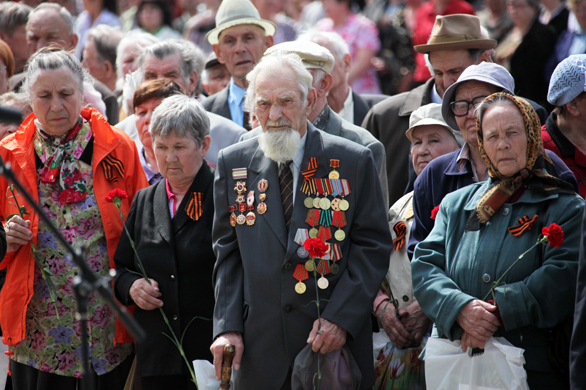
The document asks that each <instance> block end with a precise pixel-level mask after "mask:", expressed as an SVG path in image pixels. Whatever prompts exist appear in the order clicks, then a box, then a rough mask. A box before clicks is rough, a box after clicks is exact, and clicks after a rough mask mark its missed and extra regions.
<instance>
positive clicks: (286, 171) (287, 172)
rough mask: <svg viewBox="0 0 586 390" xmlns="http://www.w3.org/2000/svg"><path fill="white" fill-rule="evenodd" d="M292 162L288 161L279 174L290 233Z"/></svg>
mask: <svg viewBox="0 0 586 390" xmlns="http://www.w3.org/2000/svg"><path fill="white" fill-rule="evenodd" d="M289 164H291V161H287V162H286V163H285V164H283V165H282V166H281V173H280V174H279V187H280V188H281V200H282V201H283V215H284V216H285V226H287V232H289V225H290V224H291V216H292V215H293V173H292V172H291V168H289Z"/></svg>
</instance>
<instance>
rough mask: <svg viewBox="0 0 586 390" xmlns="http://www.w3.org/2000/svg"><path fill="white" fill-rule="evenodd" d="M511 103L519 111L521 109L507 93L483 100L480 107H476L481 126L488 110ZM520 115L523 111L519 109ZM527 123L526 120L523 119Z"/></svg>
mask: <svg viewBox="0 0 586 390" xmlns="http://www.w3.org/2000/svg"><path fill="white" fill-rule="evenodd" d="M505 105H510V106H511V107H515V109H516V110H517V111H519V107H517V105H516V104H515V102H513V101H512V100H511V99H509V98H508V97H506V96H505V94H499V95H498V96H496V97H495V98H494V99H491V100H489V101H487V100H486V99H485V100H483V101H482V102H481V103H480V104H479V105H478V107H477V108H476V116H477V118H478V122H479V123H480V128H481V129H482V121H483V120H484V116H485V114H486V111H488V110H489V109H490V108H492V107H495V106H505ZM519 115H521V111H519ZM523 123H525V121H523Z"/></svg>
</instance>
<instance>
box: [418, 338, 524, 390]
mask: <svg viewBox="0 0 586 390" xmlns="http://www.w3.org/2000/svg"><path fill="white" fill-rule="evenodd" d="M460 345H461V343H460V341H459V340H458V341H450V340H447V339H440V338H437V337H430V338H429V340H428V341H427V346H426V348H425V381H426V384H427V390H496V389H498V390H529V386H528V385H527V373H526V372H525V369H524V368H523V364H524V363H525V358H524V357H523V352H524V350H523V349H521V348H516V347H514V346H513V345H512V344H511V343H509V342H508V341H507V340H506V339H505V338H503V337H496V338H494V337H491V338H490V339H489V340H488V341H487V342H486V345H485V348H484V354H482V355H479V356H473V357H471V356H469V355H468V353H467V352H463V351H462V348H461V346H460Z"/></svg>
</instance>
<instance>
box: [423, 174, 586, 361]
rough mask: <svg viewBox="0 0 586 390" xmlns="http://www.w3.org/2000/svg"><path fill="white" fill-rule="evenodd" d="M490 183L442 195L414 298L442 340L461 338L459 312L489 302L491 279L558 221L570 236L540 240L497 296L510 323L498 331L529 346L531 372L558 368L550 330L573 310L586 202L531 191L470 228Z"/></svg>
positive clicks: (427, 243)
mask: <svg viewBox="0 0 586 390" xmlns="http://www.w3.org/2000/svg"><path fill="white" fill-rule="evenodd" d="M492 183H493V181H492V180H489V181H487V182H484V183H478V184H473V185H470V186H467V187H465V188H462V189H460V190H458V191H455V192H453V193H451V194H449V195H447V196H446V197H445V198H444V199H443V201H442V203H441V206H440V211H439V213H438V215H437V218H436V220H435V225H434V228H433V230H432V231H431V233H430V235H429V236H428V237H427V239H426V240H425V241H422V242H420V243H419V244H418V245H417V247H416V249H415V256H414V258H415V260H414V261H413V262H412V275H413V287H414V292H415V297H416V298H417V300H418V301H419V304H420V305H421V308H422V309H423V311H424V312H425V314H426V315H427V316H428V317H429V318H430V319H431V320H433V321H434V322H435V324H436V326H437V329H438V331H439V334H440V336H441V337H446V338H449V339H450V340H455V339H459V338H460V336H461V334H462V328H461V327H460V326H459V325H458V323H457V322H456V317H457V316H458V314H459V313H460V311H461V310H462V307H463V306H464V305H465V304H466V303H468V302H469V301H471V300H473V299H475V298H477V299H483V298H484V296H485V295H486V294H487V293H488V292H489V290H490V287H491V285H492V283H493V282H494V281H495V280H496V279H498V278H499V277H500V276H501V275H503V273H504V272H505V271H506V269H507V268H508V267H509V266H510V265H511V264H512V263H513V262H514V261H515V260H516V259H517V257H518V256H519V255H520V254H522V253H523V252H524V251H526V250H527V249H529V248H530V247H531V246H532V245H533V244H535V243H536V242H537V239H538V237H539V236H540V235H541V229H542V227H544V226H549V225H550V224H551V223H554V222H555V223H557V224H558V225H560V226H561V227H562V229H563V231H564V234H565V241H564V243H563V245H562V246H561V247H559V248H552V247H549V246H548V245H547V244H545V245H543V244H542V245H540V246H539V247H537V248H535V249H533V250H532V251H530V252H529V253H528V254H527V255H525V257H523V259H521V261H519V262H518V263H517V264H516V265H515V266H514V267H513V268H512V269H511V270H510V271H509V272H508V274H507V275H506V276H505V278H504V279H503V281H504V282H505V284H504V285H501V286H499V287H497V288H496V295H495V296H496V302H497V304H498V307H499V310H500V313H501V317H502V320H503V323H504V327H505V329H504V330H503V329H499V330H498V331H497V333H495V336H504V337H506V338H507V340H509V342H511V343H512V344H513V345H515V346H517V347H519V348H523V349H525V360H526V366H525V367H526V369H527V370H535V371H542V372H552V371H553V369H552V367H551V366H550V364H549V362H548V359H547V354H546V351H547V338H548V330H547V328H551V327H553V326H555V325H556V324H558V323H560V322H562V321H564V320H565V319H567V318H569V317H570V316H571V315H572V313H573V310H574V297H575V290H576V275H577V270H578V250H579V241H580V231H581V220H582V214H583V209H584V200H583V199H582V198H580V197H579V196H578V195H568V194H550V195H546V194H539V193H535V192H532V191H529V190H526V191H525V192H524V193H523V195H521V197H520V198H519V200H518V201H517V202H516V203H514V204H510V203H506V204H505V205H503V206H502V207H501V209H500V210H498V211H497V212H496V214H495V215H494V216H493V217H492V218H491V219H490V220H489V222H488V223H487V224H486V225H484V226H483V227H482V228H481V229H480V230H478V231H466V229H465V227H466V222H467V221H468V218H469V217H470V215H471V213H472V212H473V211H474V209H475V208H476V205H477V204H478V201H479V200H480V198H481V197H482V195H483V194H484V193H485V192H486V190H487V189H488V187H489V185H490V184H492ZM534 215H538V216H539V219H538V220H537V221H536V222H535V224H534V226H533V228H532V229H531V230H526V231H525V232H524V233H523V234H522V235H520V236H519V237H515V236H513V234H512V233H510V232H509V231H508V229H507V228H508V227H514V226H517V224H518V222H517V221H518V220H519V219H520V218H522V217H524V216H528V217H529V218H532V217H533V216H534ZM487 299H491V298H490V297H489V298H487Z"/></svg>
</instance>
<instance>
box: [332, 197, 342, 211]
mask: <svg viewBox="0 0 586 390" xmlns="http://www.w3.org/2000/svg"><path fill="white" fill-rule="evenodd" d="M330 207H331V208H332V210H334V211H340V199H338V198H334V199H332V202H331V203H330Z"/></svg>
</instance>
